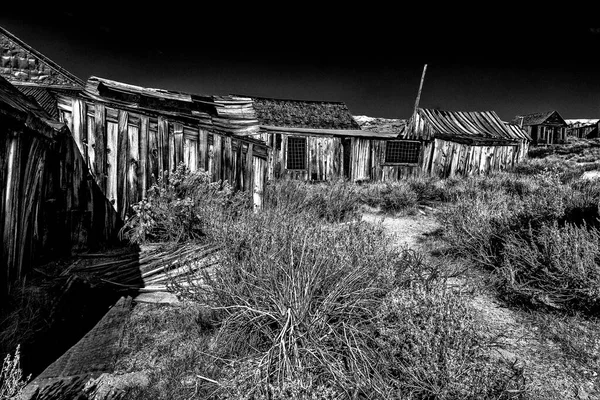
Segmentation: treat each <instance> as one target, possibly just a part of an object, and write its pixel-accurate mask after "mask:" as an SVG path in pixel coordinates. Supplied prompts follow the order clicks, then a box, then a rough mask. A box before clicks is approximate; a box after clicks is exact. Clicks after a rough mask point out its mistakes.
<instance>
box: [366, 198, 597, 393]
mask: <svg viewBox="0 0 600 400" xmlns="http://www.w3.org/2000/svg"><path fill="white" fill-rule="evenodd" d="M436 213H437V210H434V209H430V210H422V209H419V210H417V211H416V212H415V213H414V215H398V216H390V215H383V214H381V213H377V212H376V210H375V211H372V210H369V211H368V212H365V213H364V214H363V220H364V221H368V222H371V223H381V224H382V226H383V227H384V229H385V230H386V231H387V232H388V233H389V234H390V235H392V236H393V237H394V242H395V243H396V244H397V246H399V247H402V248H404V247H409V248H412V249H414V250H419V251H421V252H423V253H425V255H426V256H427V257H428V258H429V259H430V260H432V261H434V262H435V261H436V260H437V261H441V260H440V259H439V258H440V257H443V256H440V255H439V254H440V252H439V250H440V249H443V248H445V247H446V244H445V243H444V241H443V236H442V235H441V232H442V230H441V229H442V227H441V226H440V224H439V222H438V221H437V219H436ZM442 253H443V252H442ZM471 272H473V271H471ZM475 275H477V272H475ZM472 276H473V275H470V277H465V278H464V279H458V280H457V282H462V283H463V284H474V285H475V286H478V287H479V289H478V290H476V292H475V295H473V296H472V297H471V300H470V301H471V305H472V307H473V309H474V310H476V312H477V313H478V315H480V316H481V318H482V319H483V320H484V321H485V323H486V325H487V326H488V328H489V334H491V335H494V336H497V337H498V338H499V339H498V348H497V349H496V353H495V356H497V357H502V358H504V359H506V360H508V361H509V362H511V363H514V365H515V366H516V367H518V368H522V370H523V376H524V378H525V383H526V385H527V386H528V392H529V393H530V394H531V395H532V396H533V397H532V398H534V399H539V400H542V399H557V400H558V399H574V400H582V399H590V400H591V399H600V377H599V374H600V371H590V370H586V368H585V367H584V366H582V365H581V364H580V363H578V362H576V361H575V360H573V359H572V357H570V356H569V354H568V351H566V350H568V349H565V345H564V343H560V342H558V341H553V340H551V339H549V338H548V335H544V334H543V333H544V332H541V329H543V328H544V326H542V328H540V326H537V325H536V323H535V318H533V317H532V315H531V314H529V313H528V312H526V311H522V310H515V309H511V308H507V307H505V306H504V305H503V304H501V302H500V301H498V300H497V299H496V298H494V296H493V294H492V293H489V291H487V290H486V289H485V286H482V285H481V284H480V283H479V284H478V283H473V282H472V281H470V280H472ZM538 319H539V318H538ZM561 323H567V324H568V323H573V321H569V320H566V321H562V322H561ZM595 344H596V345H597V346H600V340H596V341H595Z"/></svg>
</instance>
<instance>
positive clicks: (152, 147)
mask: <svg viewBox="0 0 600 400" xmlns="http://www.w3.org/2000/svg"><path fill="white" fill-rule="evenodd" d="M160 150H161V149H160V146H159V137H158V125H157V130H154V129H148V181H147V183H146V188H147V189H149V188H150V187H152V185H154V184H157V183H158V178H159V176H160V175H159V173H160V169H159V167H158V165H159V163H160V161H159V160H160V154H162V153H161V151H160Z"/></svg>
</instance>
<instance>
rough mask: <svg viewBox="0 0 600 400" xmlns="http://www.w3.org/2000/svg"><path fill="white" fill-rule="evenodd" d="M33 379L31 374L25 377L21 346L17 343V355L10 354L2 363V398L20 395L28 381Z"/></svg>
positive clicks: (0, 371) (0, 388)
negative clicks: (22, 366)
mask: <svg viewBox="0 0 600 400" xmlns="http://www.w3.org/2000/svg"><path fill="white" fill-rule="evenodd" d="M30 379H31V375H29V376H27V377H24V376H23V370H22V369H21V352H20V346H18V345H17V349H16V350H15V355H14V356H11V355H10V354H8V355H7V356H6V357H5V358H4V361H3V363H2V370H0V399H2V400H4V399H11V398H15V397H16V396H18V395H19V394H20V393H21V391H22V390H23V388H24V387H25V386H26V385H27V382H29V380H30Z"/></svg>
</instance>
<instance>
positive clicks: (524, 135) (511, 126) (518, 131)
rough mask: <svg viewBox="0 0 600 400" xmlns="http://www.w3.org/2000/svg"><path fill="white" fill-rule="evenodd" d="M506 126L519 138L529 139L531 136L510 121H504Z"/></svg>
mask: <svg viewBox="0 0 600 400" xmlns="http://www.w3.org/2000/svg"><path fill="white" fill-rule="evenodd" d="M505 124H506V127H507V128H508V129H510V130H511V131H512V132H513V133H514V134H515V135H516V136H518V137H519V138H521V139H522V140H531V136H529V133H527V131H526V130H525V129H523V128H521V127H520V126H519V125H515V124H511V123H510V122H505Z"/></svg>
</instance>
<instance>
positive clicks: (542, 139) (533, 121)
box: [511, 111, 567, 146]
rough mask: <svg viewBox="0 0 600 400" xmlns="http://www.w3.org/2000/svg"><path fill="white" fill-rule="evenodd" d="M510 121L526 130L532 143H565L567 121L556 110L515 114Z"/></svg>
mask: <svg viewBox="0 0 600 400" xmlns="http://www.w3.org/2000/svg"><path fill="white" fill-rule="evenodd" d="M511 123H513V124H515V125H518V126H519V127H521V128H523V129H524V130H525V131H527V133H528V134H529V136H531V139H532V142H531V144H532V145H538V146H546V145H552V144H560V143H565V141H566V138H567V123H566V122H565V120H564V119H563V117H561V116H560V114H559V113H558V111H547V112H542V113H537V114H527V115H517V116H516V117H515V118H514V119H513V120H512V121H511Z"/></svg>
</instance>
